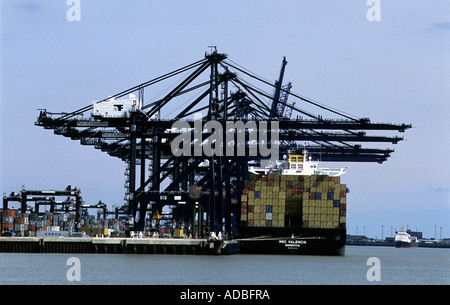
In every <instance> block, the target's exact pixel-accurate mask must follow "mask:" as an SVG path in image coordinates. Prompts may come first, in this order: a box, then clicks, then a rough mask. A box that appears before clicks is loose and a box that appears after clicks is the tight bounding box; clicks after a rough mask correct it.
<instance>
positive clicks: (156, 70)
mask: <svg viewBox="0 0 450 305" xmlns="http://www.w3.org/2000/svg"><path fill="white" fill-rule="evenodd" d="M68 3H69V4H68ZM78 3H79V4H80V6H79V11H78V12H79V14H72V13H73V12H74V11H73V9H74V8H75V6H77V1H66V0H8V1H1V15H0V16H1V23H0V26H1V28H0V34H1V40H0V43H1V62H0V64H1V66H0V71H1V73H0V85H1V86H0V91H1V107H0V120H1V122H0V131H1V133H0V135H1V142H0V145H1V146H0V158H1V164H0V166H1V167H0V176H1V180H0V181H1V182H0V192H1V193H2V194H3V193H7V194H9V193H10V192H12V191H15V192H18V191H20V190H21V188H22V186H25V188H26V189H64V188H65V187H66V186H67V185H72V186H74V187H78V188H80V189H81V191H82V195H83V199H84V201H85V202H86V203H88V204H94V203H97V202H98V201H100V200H101V201H102V202H105V203H107V204H108V206H110V207H111V206H113V205H116V206H121V205H122V204H123V197H124V186H123V184H124V178H125V177H124V175H123V174H124V170H125V164H124V163H123V162H122V161H120V160H119V159H116V158H112V157H109V156H108V155H107V154H106V153H103V152H101V151H98V150H95V149H94V148H92V147H88V146H82V145H80V144H79V142H78V141H71V140H70V139H68V138H64V137H62V136H56V135H54V134H53V132H52V131H51V130H45V129H43V128H40V127H36V126H34V122H35V121H36V119H37V116H38V114H39V111H38V110H37V109H43V108H44V109H47V110H48V111H50V112H63V111H65V112H70V111H74V110H77V109H79V108H81V107H84V106H86V105H89V104H91V103H92V101H95V100H100V99H102V98H105V97H107V96H109V95H113V94H115V93H118V92H120V91H122V90H125V89H128V88H130V87H132V86H134V85H137V84H139V83H142V82H145V81H147V80H150V79H153V78H155V77H157V76H160V75H162V74H165V73H167V72H170V71H173V70H175V69H177V68H179V67H182V66H185V65H187V64H190V63H193V62H195V61H197V60H200V59H202V58H204V54H205V52H207V51H209V50H210V49H209V48H208V46H211V45H214V46H217V49H218V52H220V53H226V54H228V56H229V58H230V59H231V60H233V61H234V62H236V63H238V64H240V65H242V66H244V67H245V68H247V69H249V70H250V71H252V72H254V73H256V74H257V75H260V76H262V77H264V78H265V79H268V80H270V81H275V80H276V79H277V78H278V73H279V71H280V67H281V61H282V58H283V56H286V58H287V61H288V65H287V67H286V72H285V77H284V80H285V81H289V82H292V85H293V87H292V91H294V92H296V93H298V94H301V95H302V96H306V97H308V98H311V99H313V100H315V101H318V102H320V103H323V104H325V105H328V106H330V107H333V108H336V109H339V110H342V111H345V112H347V113H350V114H352V115H354V116H357V117H368V118H370V119H371V121H372V122H391V123H407V124H412V125H413V128H412V129H409V130H407V131H406V132H405V133H404V134H401V135H402V136H403V137H404V141H401V142H399V144H397V145H391V144H389V145H385V144H377V143H366V144H364V147H371V148H372V147H376V148H393V149H395V152H394V153H393V154H392V156H391V157H390V158H389V159H388V161H387V162H384V163H383V164H372V163H347V164H343V163H338V164H337V165H338V166H341V167H347V174H346V175H345V176H343V178H342V181H343V182H344V183H346V184H347V187H348V188H349V189H350V193H349V195H348V204H347V230H348V233H349V234H356V233H358V234H363V233H365V235H367V236H369V237H377V238H381V237H386V236H391V233H392V231H393V230H395V229H397V230H398V229H400V228H401V227H402V226H403V227H404V228H405V229H406V228H409V229H411V230H416V229H417V230H418V231H421V232H423V233H424V236H425V237H432V238H434V237H435V236H436V237H437V238H439V237H440V232H441V231H442V236H443V237H450V178H449V173H450V157H449V156H450V144H449V143H450V123H449V121H450V120H449V119H448V116H449V114H450V111H449V110H450V103H449V99H450V1H448V0H447V1H444V0H433V1H418V0H408V1H406V0H398V1H387V0H380V1H379V3H380V6H379V9H378V7H377V10H376V11H375V13H376V15H377V16H379V17H380V20H379V21H369V19H370V18H368V16H367V15H368V11H369V10H373V9H374V5H373V4H371V5H367V1H366V0H346V1H333V0H323V1H312V0H311V1H299V0H277V1H273V0H272V1H269V0H258V1H256V0H246V1H237V0H228V1H218V0H209V1H206V0H197V1H191V0H185V1H174V0H165V1H157V0H151V1H149V0H132V1H118V0H108V1H106V0H97V1H87V0H80V1H79V2H78ZM77 7H78V6H77ZM68 15H69V17H68ZM369 15H370V14H369ZM73 17H79V20H74V21H70V19H73ZM146 94H147V93H146ZM152 94H153V93H152V92H151V93H150V94H149V95H150V96H152ZM157 95H158V92H155V96H157ZM296 105H297V106H299V107H300V106H304V108H305V109H306V108H307V106H306V105H301V104H299V103H298V102H297V104H296ZM311 111H314V109H311ZM374 134H375V135H377V134H383V135H396V134H393V133H390V132H383V131H379V132H375V133H374ZM328 165H330V166H333V165H334V164H325V165H324V166H328ZM435 232H436V233H435ZM435 234H436V235H435Z"/></svg>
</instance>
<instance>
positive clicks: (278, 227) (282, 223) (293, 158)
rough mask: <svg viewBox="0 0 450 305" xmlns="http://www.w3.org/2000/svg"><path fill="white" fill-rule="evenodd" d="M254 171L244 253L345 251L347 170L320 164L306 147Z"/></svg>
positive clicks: (244, 207) (246, 197)
mask: <svg viewBox="0 0 450 305" xmlns="http://www.w3.org/2000/svg"><path fill="white" fill-rule="evenodd" d="M249 171H250V173H251V175H250V179H249V180H246V181H245V188H244V191H243V194H242V195H241V230H240V238H239V239H238V240H239V242H240V244H241V246H240V247H241V249H240V251H241V253H251V254H319V255H343V254H344V252H345V241H346V206H347V193H348V189H347V187H346V185H345V184H342V183H341V176H342V175H343V174H345V172H346V169H345V168H338V169H331V168H320V167H319V162H317V161H312V158H311V156H308V153H307V152H306V151H302V152H295V153H293V154H290V155H289V157H287V156H284V158H283V161H278V162H277V164H276V165H275V166H274V167H273V168H255V167H250V168H249Z"/></svg>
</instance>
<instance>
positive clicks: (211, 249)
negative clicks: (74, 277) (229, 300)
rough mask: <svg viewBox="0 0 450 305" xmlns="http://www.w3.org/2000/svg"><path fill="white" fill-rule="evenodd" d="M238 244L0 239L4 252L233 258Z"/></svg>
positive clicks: (182, 241)
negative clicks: (220, 256) (216, 256)
mask: <svg viewBox="0 0 450 305" xmlns="http://www.w3.org/2000/svg"><path fill="white" fill-rule="evenodd" d="M239 245H240V244H239V243H238V242H236V241H223V240H208V239H176V238H87V237H83V238H76V237H57V238H48V237H0V253H93V254H95V253H98V254H179V255H229V254H235V253H239Z"/></svg>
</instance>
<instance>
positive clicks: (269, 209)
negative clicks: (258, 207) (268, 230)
mask: <svg viewBox="0 0 450 305" xmlns="http://www.w3.org/2000/svg"><path fill="white" fill-rule="evenodd" d="M266 213H272V206H271V205H266Z"/></svg>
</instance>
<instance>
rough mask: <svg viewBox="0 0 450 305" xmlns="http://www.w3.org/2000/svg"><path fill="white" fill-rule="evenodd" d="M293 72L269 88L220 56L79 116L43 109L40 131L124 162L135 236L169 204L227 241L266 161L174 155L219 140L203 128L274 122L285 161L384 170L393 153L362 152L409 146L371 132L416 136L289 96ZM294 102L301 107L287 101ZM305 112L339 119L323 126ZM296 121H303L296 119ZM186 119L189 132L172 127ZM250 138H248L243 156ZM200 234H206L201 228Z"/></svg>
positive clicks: (175, 213)
mask: <svg viewBox="0 0 450 305" xmlns="http://www.w3.org/2000/svg"><path fill="white" fill-rule="evenodd" d="M286 64H287V61H286V59H285V58H284V59H283V62H282V68H281V72H280V76H279V78H278V81H276V82H275V84H272V83H270V82H268V81H266V80H264V79H262V78H260V77H258V76H256V75H255V74H254V73H251V72H250V71H248V70H247V69H245V68H243V67H242V66H240V65H239V64H237V63H235V62H233V61H231V60H229V59H228V56H227V55H226V54H223V53H218V52H217V51H216V50H213V51H212V52H211V53H207V54H205V57H204V58H203V59H201V60H199V61H196V62H194V63H192V64H190V65H187V66H184V67H182V68H179V69H177V70H174V71H172V72H170V73H167V74H164V75H162V76H159V77H157V78H154V79H152V80H150V81H147V82H144V83H142V84H139V85H137V86H134V87H132V88H129V89H127V90H124V91H121V92H119V93H117V94H115V95H113V96H110V97H108V98H105V99H104V100H101V101H98V102H95V103H93V104H91V105H87V106H86V107H83V108H81V109H79V110H76V111H73V112H70V113H51V112H48V111H46V110H41V111H40V114H39V117H38V119H37V121H36V123H35V124H36V125H37V126H41V127H44V128H45V129H52V130H53V131H54V133H55V134H58V135H62V136H65V137H69V138H71V139H72V140H79V141H80V143H81V144H82V145H90V146H94V147H95V148H96V149H100V150H101V151H104V152H106V153H108V154H109V155H110V156H113V157H118V158H120V159H121V160H123V161H124V162H126V164H127V168H126V171H125V176H126V183H125V187H126V197H125V205H124V206H125V207H126V209H127V210H128V216H129V222H130V226H131V227H132V229H133V230H143V227H144V225H145V219H146V217H147V216H149V218H150V219H152V218H153V216H154V215H161V214H162V209H163V207H165V206H166V207H168V206H170V207H171V210H172V217H173V221H175V222H177V221H178V222H189V223H192V224H193V226H194V228H193V230H194V231H195V223H196V222H197V223H198V225H200V226H201V225H203V224H205V225H206V229H207V230H209V231H222V230H223V229H224V230H225V231H226V232H228V233H230V232H234V231H235V230H237V229H239V225H240V224H239V221H237V220H236V219H240V218H239V213H240V209H239V207H240V194H241V193H242V190H243V187H244V180H245V179H247V178H248V165H249V162H255V163H258V164H259V163H260V162H261V160H264V159H267V156H266V155H264V156H263V155H262V154H260V153H258V154H257V155H252V156H248V155H246V157H245V158H242V157H240V156H237V155H236V154H227V153H224V154H223V155H212V156H211V155H207V154H205V152H204V151H203V150H200V151H201V153H200V154H197V155H195V154H194V155H189V156H187V155H181V156H175V155H174V154H173V151H172V147H171V144H172V143H173V142H174V140H175V139H176V138H177V137H178V136H180V135H181V134H183V133H188V134H189V133H190V134H191V135H192V138H191V139H193V140H192V141H187V142H188V143H185V145H188V146H189V149H190V150H191V151H195V149H196V148H197V149H198V148H199V145H200V142H198V141H196V140H195V139H198V136H200V137H201V139H206V138H208V137H211V136H212V135H213V134H214V133H213V132H212V129H211V130H209V131H208V130H203V129H201V132H200V134H195V132H196V128H195V124H196V122H197V123H198V122H201V124H205V123H206V122H209V121H216V122H218V123H220V124H222V126H226V124H227V123H236V122H237V121H240V122H242V123H244V124H246V123H248V122H250V121H257V122H263V121H264V122H267V124H271V123H276V124H278V126H279V132H278V134H277V135H278V137H279V147H278V148H279V155H280V156H282V155H283V154H287V153H288V152H289V151H290V150H292V149H296V148H297V147H300V146H301V147H302V148H305V149H307V150H308V152H309V153H310V154H311V155H312V157H313V158H314V159H318V158H319V156H320V159H321V161H337V162H378V163H382V162H384V161H386V160H387V159H388V157H389V156H390V154H391V153H392V152H393V150H392V149H390V148H387V149H386V148H385V149H382V148H363V147H362V146H361V143H364V142H373V143H392V144H397V143H398V142H399V141H401V140H402V139H403V138H402V137H399V136H379V135H369V134H367V132H368V131H375V130H378V131H381V130H388V131H396V132H404V131H405V130H407V129H409V128H411V125H408V124H391V123H373V122H371V121H370V119H368V118H358V117H354V116H352V115H349V114H346V113H344V112H342V111H339V110H336V109H334V108H331V107H328V106H325V105H323V104H319V103H317V102H315V101H312V100H311V99H308V98H305V97H303V96H301V95H299V94H297V93H294V92H292V90H291V88H292V84H291V83H289V84H287V85H283V76H284V70H285V67H286ZM181 75H183V76H184V78H183V80H182V81H179V82H176V83H175V84H174V85H173V84H172V86H170V87H169V89H168V91H165V92H168V93H166V94H165V95H164V96H163V97H162V98H159V99H154V100H149V101H145V99H144V93H145V90H146V89H148V88H150V87H151V88H154V87H155V86H157V85H159V84H162V83H164V81H166V80H168V79H173V78H174V77H180V76H181ZM255 82H256V83H257V85H255ZM268 90H269V91H270V90H273V92H274V93H273V94H270V93H267V91H268ZM288 97H289V98H291V99H293V100H295V101H294V102H292V103H288ZM301 105H305V106H306V105H307V106H311V107H314V109H317V110H318V111H321V112H324V113H327V114H328V115H330V116H332V117H331V118H324V116H323V114H320V115H319V114H314V113H312V112H311V111H307V110H305V109H303V108H302V107H301ZM196 113H202V115H201V116H200V119H199V118H197V119H195V116H194V114H196ZM292 113H296V114H297V116H296V117H294V118H291V114H292ZM193 116H194V119H193V118H192V117H193ZM180 121H183V122H184V123H185V124H187V125H185V126H188V127H189V128H185V129H184V130H181V129H177V128H173V126H174V123H176V122H180ZM201 126H203V125H201ZM197 132H198V129H197ZM196 136H197V138H196ZM216 136H217V134H216ZM249 136H250V135H249V131H248V130H247V131H246V134H245V137H246V138H245V150H246V152H248V150H249ZM236 137H237V135H235V136H234V138H233V139H236V140H237V138H236ZM269 141H270V139H269ZM235 143H236V142H235ZM232 151H233V153H235V152H236V150H235V149H233V150H232ZM204 212H206V215H207V216H206V217H207V219H203V215H204ZM196 219H197V220H196ZM197 234H198V235H201V234H203V232H202V230H198V231H197Z"/></svg>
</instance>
